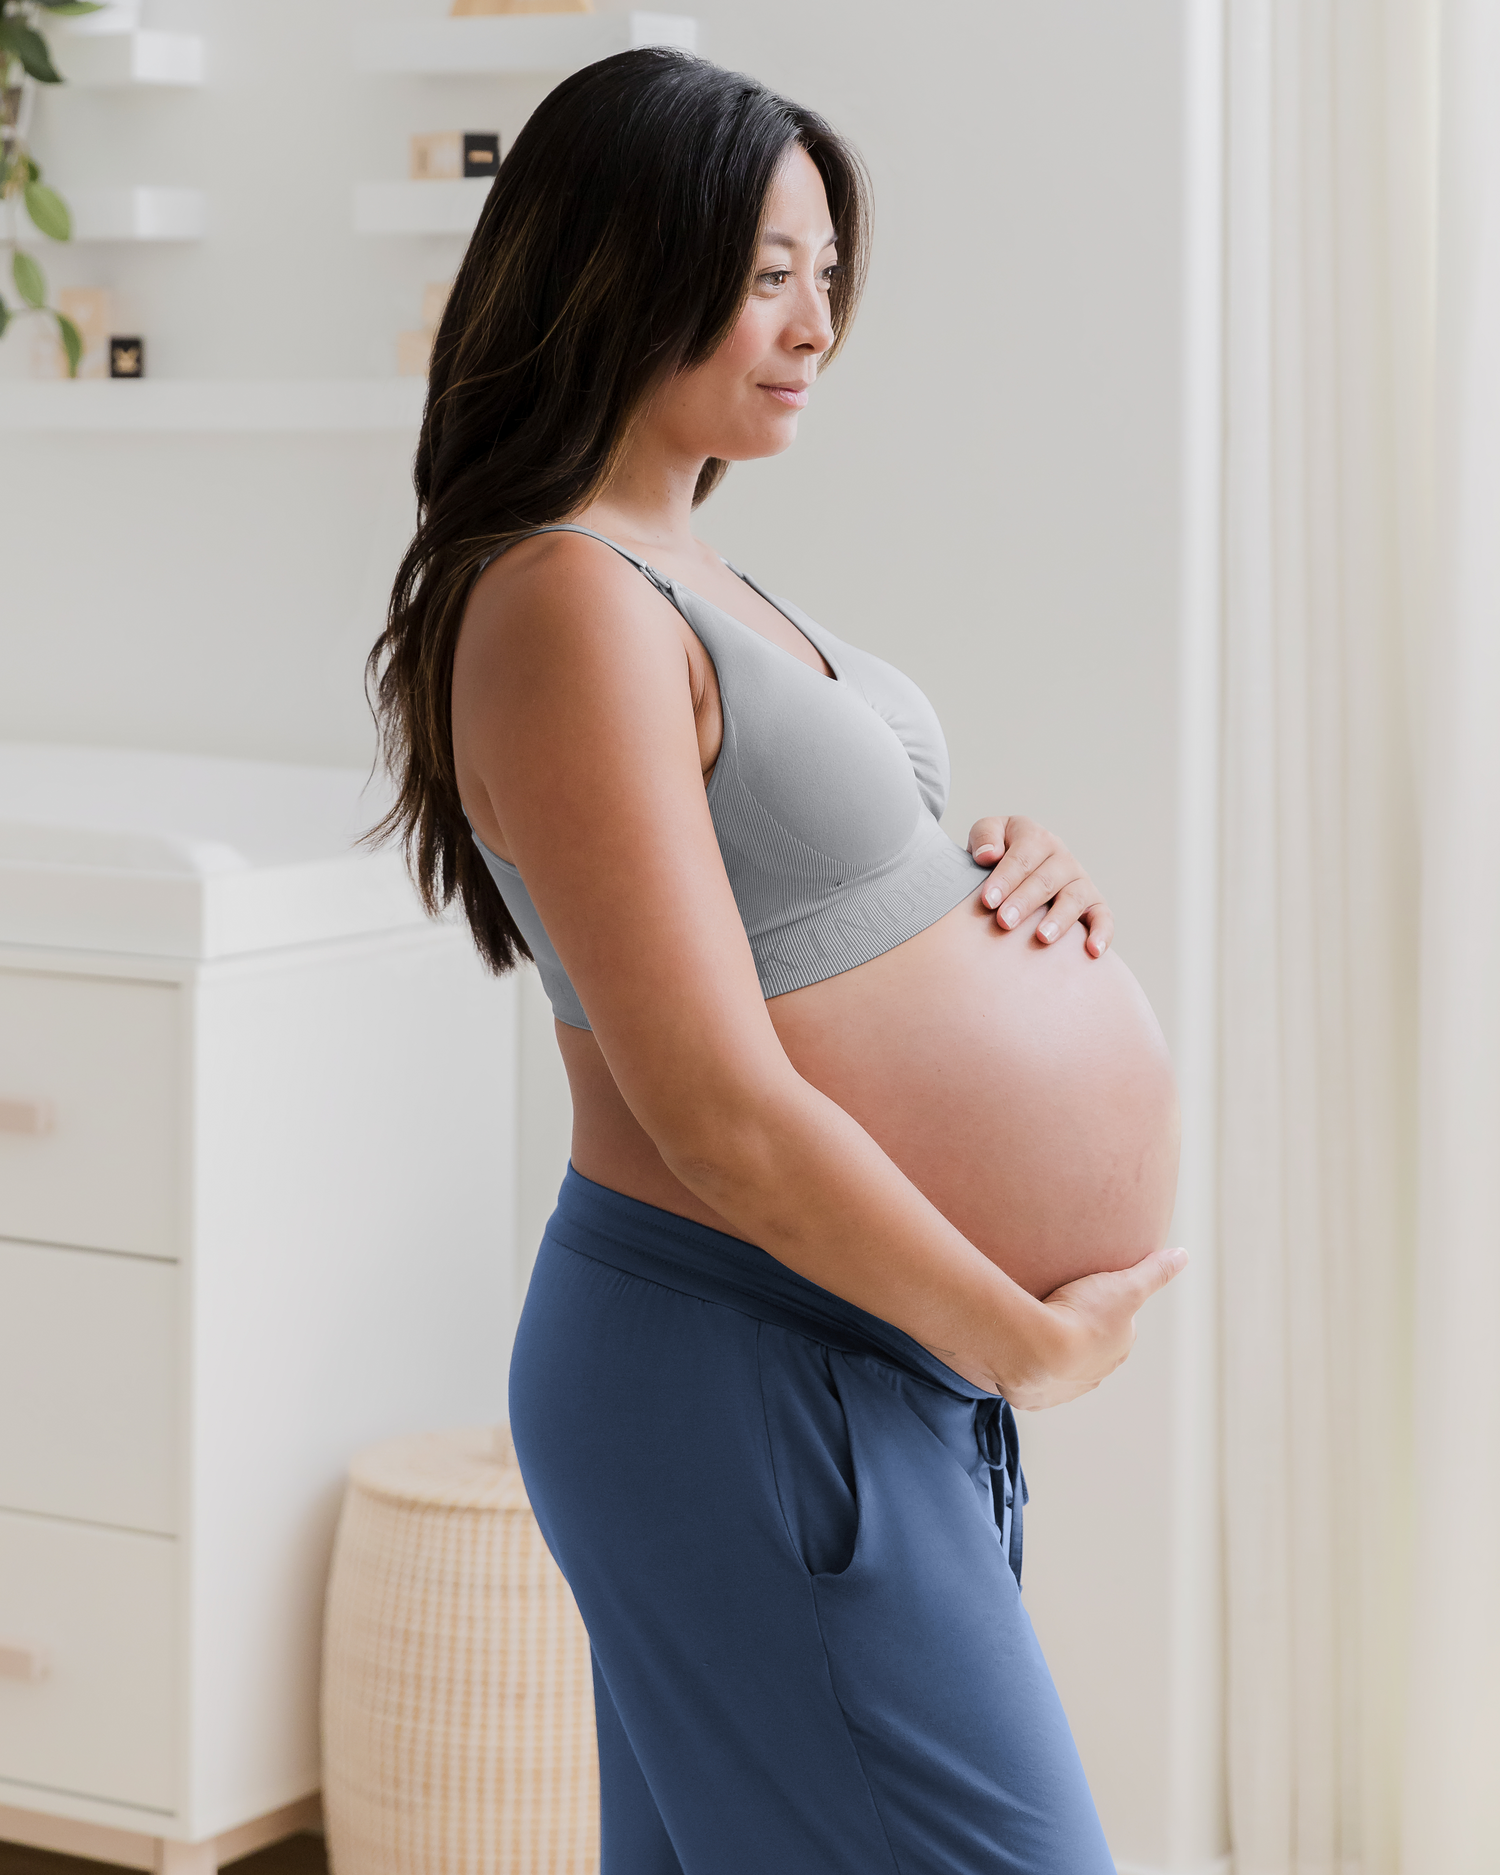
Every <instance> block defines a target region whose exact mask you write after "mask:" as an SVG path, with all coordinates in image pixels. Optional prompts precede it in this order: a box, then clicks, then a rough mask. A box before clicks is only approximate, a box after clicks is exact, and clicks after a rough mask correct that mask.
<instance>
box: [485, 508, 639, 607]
mask: <svg viewBox="0 0 1500 1875" xmlns="http://www.w3.org/2000/svg"><path fill="white" fill-rule="evenodd" d="M538 534H586V535H587V536H588V538H589V539H590V540H598V541H602V542H603V543H604V545H605V546H606V547H613V548H614V550H615V552H616V553H617V554H619V556H620V558H621V559H622V560H628V561H629V562H630V564H631V565H632V566H633V567H634V568H635V569H636V571H637V572H639V573H644V574H645V576H646V578H647V579H649V580H650V582H651V584H652V585H653V586H654V587H655V588H656V590H657V591H658V592H659V593H663V594H666V596H667V597H668V598H670V597H671V594H670V592H669V591H668V588H669V587H670V585H671V582H670V580H666V579H664V578H663V577H662V575H661V574H660V573H658V572H657V570H656V568H655V567H654V566H650V565H648V564H647V562H646V561H644V560H642V559H641V558H640V556H639V555H638V554H634V553H632V552H631V551H630V550H629V548H628V547H622V546H621V545H620V543H619V542H618V541H615V540H611V539H610V538H609V536H608V535H607V534H596V533H595V532H594V530H593V528H591V527H579V526H578V525H577V524H576V523H575V522H572V521H554V522H552V523H551V524H550V526H547V527H533V528H532V529H530V531H529V532H527V533H525V534H518V535H517V536H516V538H515V539H514V540H513V541H510V542H508V543H507V545H506V548H505V551H506V552H507V553H508V552H509V551H510V549H511V548H512V547H516V546H519V545H520V543H521V542H522V541H523V540H534V539H535V538H536V536H537V535H538ZM488 565H489V561H488V560H487V561H486V562H485V566H488ZM480 571H481V572H483V571H484V568H483V567H481V568H480Z"/></svg>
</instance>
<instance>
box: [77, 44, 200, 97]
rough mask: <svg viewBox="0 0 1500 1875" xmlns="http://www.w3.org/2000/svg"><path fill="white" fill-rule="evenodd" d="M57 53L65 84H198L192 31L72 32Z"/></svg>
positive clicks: (87, 86)
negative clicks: (86, 33)
mask: <svg viewBox="0 0 1500 1875" xmlns="http://www.w3.org/2000/svg"><path fill="white" fill-rule="evenodd" d="M58 57H59V59H60V60H61V69H62V73H63V77H64V78H65V79H66V81H67V83H68V84H70V85H78V86H80V87H83V88H85V89H88V90H104V89H106V88H109V89H113V88H116V87H121V86H128V85H201V84H202V83H203V41H202V40H201V39H200V38H199V37H198V35H197V34H196V33H158V32H126V33H93V34H89V35H84V34H79V33H75V34H71V35H70V36H69V37H68V39H67V40H66V42H65V44H64V46H63V48H62V49H61V50H60V51H59V53H58Z"/></svg>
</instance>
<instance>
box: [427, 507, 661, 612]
mask: <svg viewBox="0 0 1500 1875" xmlns="http://www.w3.org/2000/svg"><path fill="white" fill-rule="evenodd" d="M662 603H663V601H662V599H661V597H660V595H659V594H658V593H657V591H656V589H655V587H654V586H652V584H651V583H650V581H649V580H647V579H646V578H645V577H644V576H643V575H642V574H641V573H640V572H639V571H638V569H637V568H636V567H634V566H632V565H631V563H630V562H629V561H628V560H626V559H624V558H622V556H621V555H620V554H618V553H616V552H615V550H614V548H613V547H609V546H606V545H605V543H604V542H603V541H599V540H591V539H590V538H589V537H588V536H587V535H585V534H572V533H556V534H532V535H529V536H528V537H527V538H526V539H525V540H521V541H518V542H517V543H516V545H515V546H514V547H510V548H508V549H507V550H506V551H505V552H504V553H502V554H499V555H497V557H496V558H495V559H493V560H491V562H490V563H489V565H488V566H487V567H485V569H484V570H483V572H481V573H480V575H479V577H478V579H476V580H475V582H474V586H473V590H472V591H471V592H470V594H469V601H468V605H467V608H466V610H465V614H464V628H465V635H470V632H471V628H474V627H477V628H478V629H479V631H480V632H482V633H483V634H484V635H485V636H487V637H488V636H491V635H493V634H495V633H499V634H501V635H502V636H508V635H511V634H514V633H520V634H529V632H530V631H531V630H534V629H535V628H536V627H537V626H544V627H546V628H547V631H548V635H549V636H551V635H552V634H553V633H554V632H555V630H556V629H558V628H564V629H567V628H570V627H571V628H574V629H577V628H579V627H583V628H586V627H587V626H588V625H589V624H590V623H591V622H593V623H594V624H595V625H597V623H598V621H600V620H602V619H608V618H611V617H618V616H619V613H620V611H621V609H622V608H623V609H624V610H626V611H628V612H632V613H634V612H644V613H645V614H647V615H650V616H658V617H659V616H660V607H661V605H662Z"/></svg>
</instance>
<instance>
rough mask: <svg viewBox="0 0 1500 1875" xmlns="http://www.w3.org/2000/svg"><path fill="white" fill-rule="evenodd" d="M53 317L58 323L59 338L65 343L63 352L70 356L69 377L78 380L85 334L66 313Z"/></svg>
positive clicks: (55, 314)
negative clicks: (79, 362)
mask: <svg viewBox="0 0 1500 1875" xmlns="http://www.w3.org/2000/svg"><path fill="white" fill-rule="evenodd" d="M52 317H53V318H54V319H55V320H56V321H57V336H58V337H59V338H60V339H61V340H62V342H63V350H64V351H65V352H66V353H67V354H68V376H69V377H70V378H76V377H77V376H78V361H79V359H80V358H82V356H83V334H82V333H81V332H80V331H79V330H78V328H77V326H75V325H74V323H73V321H72V320H71V319H70V318H69V317H68V315H67V314H66V313H60V312H55V313H53V315H52Z"/></svg>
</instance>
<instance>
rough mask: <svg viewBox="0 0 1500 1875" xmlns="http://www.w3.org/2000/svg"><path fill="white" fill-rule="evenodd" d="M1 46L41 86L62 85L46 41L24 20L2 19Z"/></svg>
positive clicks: (0, 19) (0, 24) (0, 30)
mask: <svg viewBox="0 0 1500 1875" xmlns="http://www.w3.org/2000/svg"><path fill="white" fill-rule="evenodd" d="M0 46H3V47H4V49H5V50H6V51H7V52H10V53H13V54H14V55H15V57H16V58H18V59H19V60H20V61H21V63H22V65H24V66H25V68H26V71H27V73H28V74H29V75H30V76H31V77H32V78H34V79H35V80H36V81H37V83H38V84H39V85H60V84H61V83H62V75H61V73H60V72H59V71H58V70H57V68H56V67H55V66H54V65H53V63H52V58H51V55H50V54H49V53H48V51H47V42H46V40H45V39H44V38H43V37H42V35H41V34H40V33H39V32H34V31H33V30H32V28H31V27H29V26H28V25H27V24H26V22H25V21H24V20H18V19H14V18H10V17H6V18H0Z"/></svg>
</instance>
